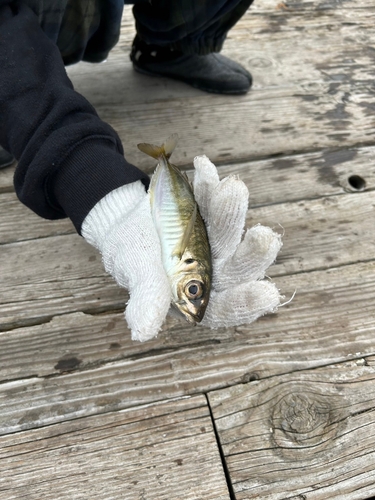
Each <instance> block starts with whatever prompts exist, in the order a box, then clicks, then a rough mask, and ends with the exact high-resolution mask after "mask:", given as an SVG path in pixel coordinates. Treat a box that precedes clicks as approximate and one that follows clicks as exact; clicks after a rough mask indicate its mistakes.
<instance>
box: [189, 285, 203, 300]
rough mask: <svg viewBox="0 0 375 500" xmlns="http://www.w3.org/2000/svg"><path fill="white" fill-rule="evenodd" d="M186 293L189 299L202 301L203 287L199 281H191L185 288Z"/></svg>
mask: <svg viewBox="0 0 375 500" xmlns="http://www.w3.org/2000/svg"><path fill="white" fill-rule="evenodd" d="M185 293H186V296H187V298H188V299H190V300H196V299H200V298H201V297H202V295H203V286H202V283H200V282H199V281H189V283H188V284H187V285H186V287H185Z"/></svg>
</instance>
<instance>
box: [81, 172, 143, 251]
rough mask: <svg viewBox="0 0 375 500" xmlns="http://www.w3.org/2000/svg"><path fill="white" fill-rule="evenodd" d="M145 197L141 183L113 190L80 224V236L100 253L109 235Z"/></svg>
mask: <svg viewBox="0 0 375 500" xmlns="http://www.w3.org/2000/svg"><path fill="white" fill-rule="evenodd" d="M146 195H147V194H146V191H145V186H144V185H143V183H142V182H141V181H137V182H133V183H131V184H126V185H125V186H121V187H119V188H117V189H114V190H113V191H111V192H110V193H108V194H107V195H106V196H104V198H102V199H101V200H100V201H99V202H98V203H97V204H96V205H95V206H94V207H93V208H92V209H91V210H90V212H89V213H88V214H87V216H86V218H85V220H84V221H83V223H82V230H81V234H82V236H83V237H84V238H85V240H86V241H87V242H88V243H90V245H93V246H94V247H95V248H97V249H98V250H99V251H101V252H102V250H103V247H104V244H105V242H106V239H107V237H108V235H109V233H111V232H112V231H113V230H115V229H116V228H117V227H119V225H120V224H121V222H123V221H124V218H126V217H128V216H129V214H130V213H131V211H132V210H133V209H134V207H136V206H137V205H138V204H139V202H140V201H142V200H143V199H144V197H145V196H146Z"/></svg>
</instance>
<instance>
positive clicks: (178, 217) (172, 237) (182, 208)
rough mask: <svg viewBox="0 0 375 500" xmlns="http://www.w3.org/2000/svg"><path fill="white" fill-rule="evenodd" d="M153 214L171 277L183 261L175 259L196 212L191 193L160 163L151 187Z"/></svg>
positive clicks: (165, 265)
mask: <svg viewBox="0 0 375 500" xmlns="http://www.w3.org/2000/svg"><path fill="white" fill-rule="evenodd" d="M150 195H151V198H150V200H151V212H152V217H153V220H154V224H155V227H156V230H157V232H158V235H159V239H160V244H161V250H162V260H163V265H164V268H165V270H166V272H167V274H168V275H171V274H173V272H174V269H175V267H176V266H177V265H178V263H179V261H180V258H179V257H177V256H176V255H175V253H176V249H177V248H178V244H179V242H180V241H181V239H182V236H183V234H184V231H185V229H186V225H187V223H188V222H189V218H190V216H191V212H192V210H193V208H194V207H193V205H194V203H195V202H194V199H193V196H192V193H191V192H190V193H189V190H188V189H186V188H185V187H184V185H183V183H182V182H181V180H180V179H178V178H176V176H175V173H174V172H173V171H172V172H171V169H170V168H168V165H167V164H166V162H165V163H164V162H161V163H160V164H159V165H158V167H157V169H156V171H155V173H154V176H153V178H152V182H151V186H150Z"/></svg>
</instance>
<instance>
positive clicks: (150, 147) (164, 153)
mask: <svg viewBox="0 0 375 500" xmlns="http://www.w3.org/2000/svg"><path fill="white" fill-rule="evenodd" d="M177 141H178V135H177V134H172V135H171V136H170V137H168V139H167V140H166V141H165V142H163V144H162V145H161V146H155V145H154V144H147V143H145V142H142V143H141V144H137V146H138V149H139V150H141V151H142V153H146V155H149V156H152V158H155V160H158V159H159V158H163V157H164V158H167V160H169V158H170V157H171V154H172V153H173V151H174V149H175V147H176V144H177Z"/></svg>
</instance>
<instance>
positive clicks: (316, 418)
mask: <svg viewBox="0 0 375 500" xmlns="http://www.w3.org/2000/svg"><path fill="white" fill-rule="evenodd" d="M296 389H297V388H296ZM337 399H340V398H338V396H337V395H333V394H319V393H317V392H314V391H312V390H311V388H309V390H303V389H302V388H299V389H297V390H296V391H293V393H289V394H286V395H284V396H282V397H281V398H280V399H278V401H277V403H276V405H275V406H274V411H273V414H272V427H273V428H272V434H273V439H274V441H275V444H276V445H277V446H278V447H279V448H280V449H282V453H283V455H288V454H289V455H290V457H291V458H293V459H295V458H296V452H297V453H298V450H301V453H302V452H303V453H302V454H303V456H304V458H306V455H309V454H310V455H311V454H316V453H317V452H320V451H322V450H323V449H324V448H325V447H326V446H330V439H332V438H333V437H335V436H336V434H337V431H338V422H340V421H341V418H340V415H339V413H340V410H339V408H340V406H341V405H340V404H339V402H338V401H337Z"/></svg>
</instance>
